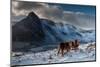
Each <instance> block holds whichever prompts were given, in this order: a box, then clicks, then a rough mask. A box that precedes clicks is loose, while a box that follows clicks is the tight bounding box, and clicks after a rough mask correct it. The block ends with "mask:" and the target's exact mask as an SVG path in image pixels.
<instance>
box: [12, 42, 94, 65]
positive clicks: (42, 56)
mask: <svg viewBox="0 0 100 67" xmlns="http://www.w3.org/2000/svg"><path fill="white" fill-rule="evenodd" d="M92 44H93V45H91V43H87V44H81V45H80V46H79V50H77V51H74V50H71V51H70V52H68V53H65V54H64V56H63V57H62V56H61V54H59V55H57V49H56V48H55V49H53V50H47V51H42V52H36V53H33V52H31V53H12V57H11V65H29V64H48V63H63V62H77V61H94V60H96V59H95V44H94V43H92ZM37 49H39V48H37Z"/></svg>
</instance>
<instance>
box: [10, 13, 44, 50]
mask: <svg viewBox="0 0 100 67" xmlns="http://www.w3.org/2000/svg"><path fill="white" fill-rule="evenodd" d="M44 36H45V35H44V32H43V29H42V25H41V21H40V19H39V18H38V16H37V15H36V14H35V13H33V12H30V13H29V15H28V16H27V17H26V18H24V19H22V20H21V21H19V22H17V23H16V24H15V25H13V26H12V43H13V45H12V47H13V49H15V48H17V47H18V48H19V46H23V47H25V46H24V44H22V45H20V44H16V43H15V42H29V43H38V42H39V41H41V40H42V39H43V38H44ZM29 45H30V44H29Z"/></svg>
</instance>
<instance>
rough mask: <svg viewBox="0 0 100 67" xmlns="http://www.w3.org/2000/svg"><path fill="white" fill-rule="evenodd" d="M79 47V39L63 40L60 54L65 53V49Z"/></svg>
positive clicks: (59, 48)
mask: <svg viewBox="0 0 100 67" xmlns="http://www.w3.org/2000/svg"><path fill="white" fill-rule="evenodd" d="M78 47H79V41H78V40H75V41H70V42H65V43H64V42H63V43H60V45H59V46H58V53H57V54H59V53H60V52H61V55H62V56H63V55H64V50H66V51H67V52H69V51H70V50H71V49H72V50H77V49H78Z"/></svg>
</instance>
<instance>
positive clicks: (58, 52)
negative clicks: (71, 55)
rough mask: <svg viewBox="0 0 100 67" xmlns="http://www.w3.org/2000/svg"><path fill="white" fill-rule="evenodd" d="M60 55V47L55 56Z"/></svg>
mask: <svg viewBox="0 0 100 67" xmlns="http://www.w3.org/2000/svg"><path fill="white" fill-rule="evenodd" d="M59 53H60V47H59V48H58V52H57V55H58V54H59Z"/></svg>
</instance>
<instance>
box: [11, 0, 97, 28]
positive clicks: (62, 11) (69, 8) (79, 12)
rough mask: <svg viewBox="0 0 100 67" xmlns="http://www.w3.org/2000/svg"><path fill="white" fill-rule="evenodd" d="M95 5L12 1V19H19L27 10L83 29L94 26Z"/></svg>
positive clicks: (25, 14)
mask: <svg viewBox="0 0 100 67" xmlns="http://www.w3.org/2000/svg"><path fill="white" fill-rule="evenodd" d="M95 9H96V8H95V6H86V5H85V6H82V5H69V4H57V3H41V2H28V1H15V0H14V1H12V12H11V13H12V21H20V20H21V19H22V18H23V17H25V16H27V15H28V13H29V12H31V11H33V12H35V13H36V14H37V15H38V16H39V17H40V18H44V19H50V20H53V21H55V22H57V23H59V22H63V23H67V24H72V25H75V26H78V27H81V28H84V29H94V28H95Z"/></svg>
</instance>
